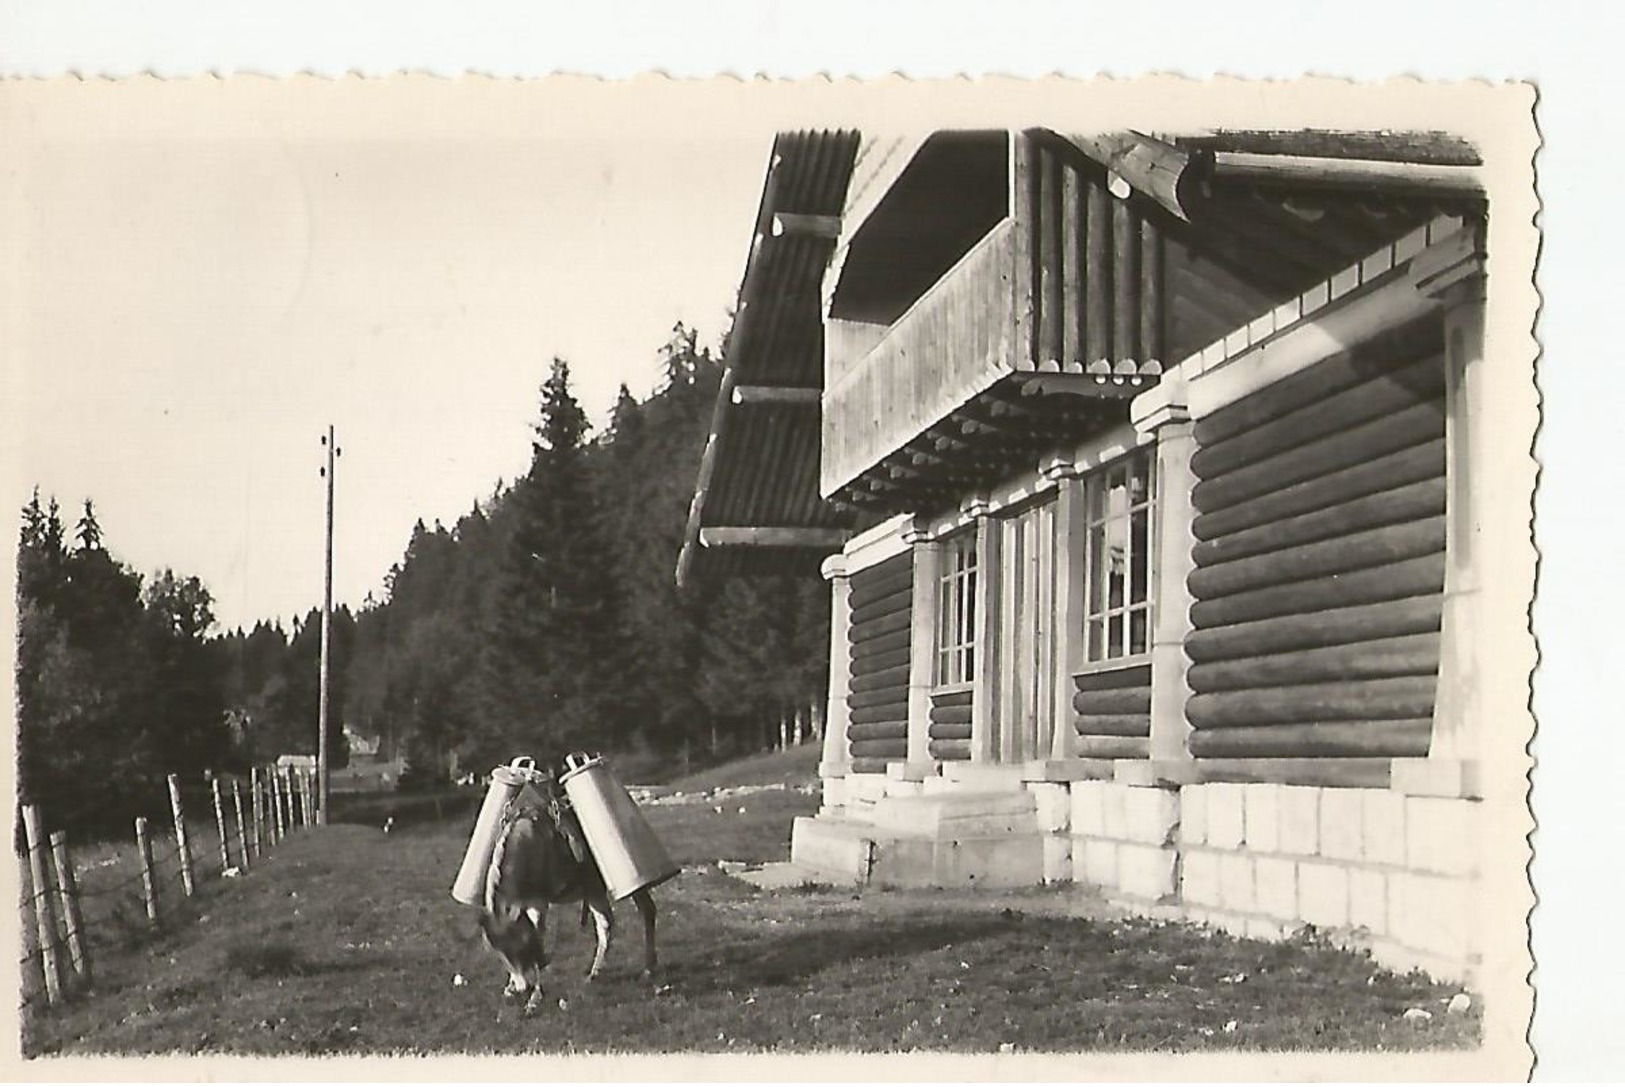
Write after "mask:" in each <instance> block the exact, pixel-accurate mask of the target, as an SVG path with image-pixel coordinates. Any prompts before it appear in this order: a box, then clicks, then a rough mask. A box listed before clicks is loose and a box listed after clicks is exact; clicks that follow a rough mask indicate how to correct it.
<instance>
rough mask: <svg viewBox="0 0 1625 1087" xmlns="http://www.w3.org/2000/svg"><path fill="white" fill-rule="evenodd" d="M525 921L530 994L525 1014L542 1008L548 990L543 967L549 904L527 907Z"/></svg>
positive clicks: (526, 973)
mask: <svg viewBox="0 0 1625 1087" xmlns="http://www.w3.org/2000/svg"><path fill="white" fill-rule="evenodd" d="M524 921H525V924H526V926H527V927H528V929H529V931H528V932H527V933H526V936H527V939H526V943H525V958H524V963H525V966H524V969H525V981H526V988H528V989H529V991H530V995H529V996H528V998H527V999H526V1000H525V1010H524V1014H525V1015H526V1016H531V1015H535V1014H536V1013H537V1012H538V1011H540V1010H541V1007H542V1001H543V1000H544V999H545V998H546V995H547V994H546V991H545V990H544V989H543V988H542V969H543V968H544V967H546V966H547V942H546V934H547V906H546V904H545V903H544V904H542V905H540V906H527V907H525V916H524Z"/></svg>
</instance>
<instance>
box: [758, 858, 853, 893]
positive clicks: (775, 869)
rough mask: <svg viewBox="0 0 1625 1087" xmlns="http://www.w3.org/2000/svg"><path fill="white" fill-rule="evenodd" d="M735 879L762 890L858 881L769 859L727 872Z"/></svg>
mask: <svg viewBox="0 0 1625 1087" xmlns="http://www.w3.org/2000/svg"><path fill="white" fill-rule="evenodd" d="M728 874H729V875H731V876H733V877H734V878H735V879H742V880H744V881H745V882H746V883H749V884H753V885H754V886H757V887H760V888H762V890H764V891H782V890H787V889H788V890H794V889H796V888H798V887H808V886H816V885H819V884H824V885H831V884H832V885H836V886H845V885H856V884H857V883H859V882H860V881H859V880H857V879H854V878H852V876H851V875H850V874H841V873H835V872H827V871H824V870H823V869H821V868H812V867H809V866H808V865H805V864H797V863H796V862H794V861H770V862H768V863H767V864H762V865H753V866H751V867H748V868H742V869H739V870H737V871H732V872H729V873H728Z"/></svg>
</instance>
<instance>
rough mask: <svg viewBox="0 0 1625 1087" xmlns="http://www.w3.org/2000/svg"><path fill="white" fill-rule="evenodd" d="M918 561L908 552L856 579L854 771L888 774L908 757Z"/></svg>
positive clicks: (851, 643) (850, 700)
mask: <svg viewBox="0 0 1625 1087" xmlns="http://www.w3.org/2000/svg"><path fill="white" fill-rule="evenodd" d="M913 586H914V558H913V555H912V554H910V553H908V552H904V553H903V554H901V555H897V556H895V557H893V558H890V559H887V560H886V561H885V562H882V563H878V564H877V565H875V566H871V567H870V568H869V569H867V570H860V571H858V572H857V573H855V574H853V575H852V595H851V602H852V623H851V626H849V627H848V628H847V650H848V652H849V653H850V654H851V661H852V671H851V676H852V679H851V686H850V687H849V688H848V692H847V706H848V707H850V718H849V720H850V723H849V724H848V726H847V730H846V739H847V745H848V750H849V751H850V753H851V756H852V771H853V773H859V774H864V773H884V772H885V770H886V763H887V762H892V761H897V760H900V759H904V758H906V757H907V756H908V673H909V641H910V638H911V630H910V624H911V622H912V601H913Z"/></svg>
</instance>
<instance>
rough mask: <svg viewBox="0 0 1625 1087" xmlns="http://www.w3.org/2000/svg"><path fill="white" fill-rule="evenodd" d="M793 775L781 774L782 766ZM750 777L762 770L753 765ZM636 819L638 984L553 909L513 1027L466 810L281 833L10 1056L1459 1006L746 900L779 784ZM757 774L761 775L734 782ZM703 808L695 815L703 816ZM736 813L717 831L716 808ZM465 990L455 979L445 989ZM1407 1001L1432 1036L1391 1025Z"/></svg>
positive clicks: (490, 1046) (1095, 918) (1416, 1038)
mask: <svg viewBox="0 0 1625 1087" xmlns="http://www.w3.org/2000/svg"><path fill="white" fill-rule="evenodd" d="M792 761H793V760H792ZM753 772H760V773H766V770H765V768H764V767H756V768H755V769H754V771H753ZM709 781H710V779H709V778H708V779H707V780H706V781H705V782H699V783H695V782H676V783H673V785H674V786H675V787H676V788H678V789H684V790H686V791H687V793H688V795H686V796H684V797H682V798H678V799H671V798H667V799H663V800H661V801H658V802H653V803H650V804H648V805H647V806H646V807H645V812H646V814H647V815H648V817H649V819H650V822H651V823H652V824H653V825H654V826H655V828H656V830H657V831H658V832H659V833H660V835H661V837H662V838H663V840H664V841H665V842H666V844H667V846H668V848H669V849H670V851H671V852H672V854H673V856H674V857H675V858H676V859H677V860H679V861H680V862H681V863H682V864H683V866H684V870H683V873H682V874H681V875H680V876H678V877H677V878H676V879H674V880H673V881H671V882H670V883H667V884H665V885H664V886H663V887H661V888H660V889H659V890H658V891H657V892H656V899H657V901H658V903H659V905H660V911H661V914H660V923H661V935H662V941H661V961H662V970H661V974H660V976H659V977H658V978H656V979H655V980H654V981H653V982H649V981H645V980H643V979H641V978H639V977H637V976H636V973H635V971H636V969H637V967H638V965H639V964H640V962H641V949H640V943H641V933H640V932H639V931H638V928H639V926H638V925H637V924H636V914H635V912H634V911H632V910H631V909H629V908H625V907H623V908H622V909H621V910H620V911H618V912H619V914H620V916H621V920H622V922H623V927H622V931H621V933H620V934H619V935H620V939H619V940H618V942H617V944H616V947H615V948H614V949H613V950H612V951H611V954H610V960H609V964H608V966H607V967H606V974H605V977H603V978H601V979H600V980H599V982H597V983H595V984H594V985H593V986H591V987H589V986H588V985H587V984H586V982H585V979H584V977H583V975H584V973H585V969H586V966H587V963H588V961H589V959H590V957H591V951H592V938H591V935H590V932H589V931H587V930H583V929H581V928H579V927H578V926H577V918H578V911H577V910H575V909H573V908H570V907H565V908H562V909H558V910H555V911H554V912H553V913H552V915H551V916H550V918H549V926H548V939H549V944H550V948H551V950H552V952H553V954H554V961H553V965H552V967H551V968H550V970H549V972H548V991H549V994H550V996H551V997H552V998H553V999H552V1001H551V1002H550V1005H549V1007H548V1008H547V1010H546V1011H545V1012H543V1013H542V1014H540V1015H537V1016H535V1017H533V1018H530V1019H525V1018H522V1017H521V1016H520V1014H519V1009H518V1007H517V1006H515V1005H513V1004H510V1003H508V1002H505V1001H504V1000H503V999H502V997H501V987H502V982H503V978H504V973H503V971H502V968H501V967H500V965H499V964H498V962H497V960H496V958H495V956H493V955H492V954H491V953H490V952H489V951H487V950H486V949H485V948H484V947H483V946H481V944H480V942H479V940H478V938H477V936H476V935H475V928H474V923H473V918H472V916H471V914H470V911H468V910H467V909H466V908H465V907H462V906H460V905H458V904H457V903H455V902H453V901H452V899H451V898H450V896H449V893H448V891H449V887H450V885H451V881H452V878H453V876H454V875H455V872H456V869H457V866H458V863H459V861H460V859H461V856H462V852H463V847H464V844H465V842H466V834H467V830H468V827H469V824H470V822H471V819H472V815H471V814H470V813H468V812H467V811H466V810H465V811H463V812H461V813H460V814H457V815H448V816H447V818H446V819H444V820H443V821H434V820H429V819H425V820H422V821H416V820H414V821H409V822H405V823H398V824H397V828H396V831H395V832H394V833H392V834H389V835H387V836H386V835H384V834H383V833H382V832H381V831H380V830H379V829H378V828H377V826H376V825H364V824H362V823H359V822H357V823H351V824H338V825H334V826H330V827H327V828H319V829H315V830H311V831H305V832H301V833H300V834H299V835H298V836H297V837H295V838H293V839H291V840H289V841H288V842H286V843H284V844H283V845H280V846H278V847H277V849H276V850H275V851H274V852H273V853H271V854H270V855H268V856H267V857H266V858H265V860H264V861H263V862H262V863H260V864H258V865H256V866H255V867H254V868H253V870H252V871H250V872H249V873H247V874H245V875H244V876H242V877H240V878H237V879H233V880H225V881H220V880H215V881H211V882H209V883H207V884H206V885H205V888H204V891H203V893H202V895H201V896H200V899H199V900H198V901H197V902H196V903H194V907H195V915H194V916H193V917H191V918H189V919H186V920H184V921H182V922H180V923H178V924H177V925H176V926H175V927H173V928H172V929H170V930H168V931H166V932H164V933H162V934H160V935H158V936H157V937H155V938H153V939H152V940H150V941H148V942H147V943H145V944H144V945H143V946H140V947H136V948H132V949H131V950H129V951H125V952H120V953H111V952H104V953H103V954H102V955H101V957H100V959H99V960H98V961H97V963H96V967H97V972H98V976H97V985H96V989H95V991H94V992H93V993H91V994H88V995H86V996H83V997H81V998H79V999H78V1000H76V1001H75V1002H74V1003H72V1004H70V1005H68V1006H66V1007H64V1008H60V1009H57V1010H54V1011H50V1012H44V1013H39V1014H34V1013H33V1011H32V1009H30V1011H29V1013H26V1014H25V1017H24V1041H25V1052H28V1053H31V1054H43V1053H75V1054H92V1053H160V1052H182V1053H198V1052H225V1053H236V1054H287V1055H297V1054H341V1053H343V1054H376V1053H424V1054H431V1053H453V1052H481V1053H512V1052H546V1053H560V1054H567V1053H605V1052H669V1051H702V1052H741V1051H742V1052H763V1051H777V1052H785V1051H793V1052H804V1051H827V1050H863V1051H894V1050H899V1049H927V1050H931V1049H934V1050H949V1051H968V1052H977V1053H998V1052H1001V1051H1004V1050H1002V1049H1001V1047H1011V1048H1014V1049H1015V1050H1017V1051H1051V1052H1053V1051H1071V1050H1128V1049H1135V1050H1139V1049H1158V1050H1167V1051H1192V1050H1215V1049H1227V1050H1234V1049H1244V1050H1245V1049H1302V1048H1305V1047H1308V1048H1322V1047H1332V1048H1361V1049H1373V1048H1376V1047H1379V1046H1381V1047H1383V1048H1385V1049H1391V1050H1411V1049H1430V1048H1458V1047H1470V1046H1473V1045H1475V1044H1476V1043H1477V1040H1478V1034H1479V1029H1480V1016H1479V1012H1478V1010H1477V1006H1476V1005H1477V1002H1476V1001H1475V1002H1474V1003H1475V1007H1474V1009H1473V1010H1472V1011H1470V1012H1468V1013H1466V1014H1462V1015H1452V1014H1447V1013H1446V1011H1445V1003H1446V1002H1447V1001H1448V1000H1449V998H1450V997H1451V996H1452V995H1453V994H1454V993H1455V990H1454V989H1453V988H1451V987H1447V986H1441V985H1437V984H1434V983H1432V982H1430V981H1429V980H1428V979H1426V978H1424V977H1422V976H1420V975H1414V976H1410V977H1399V976H1395V975H1393V974H1390V973H1388V972H1385V971H1382V970H1380V969H1378V968H1376V967H1375V966H1374V965H1373V964H1372V963H1371V962H1370V961H1369V960H1367V959H1365V958H1363V957H1360V956H1357V955H1354V954H1350V953H1346V952H1342V951H1338V950H1335V949H1332V948H1329V947H1326V946H1322V945H1319V944H1315V943H1313V942H1308V941H1300V942H1297V943H1290V944H1266V943H1259V942H1253V941H1249V940H1235V939H1232V938H1230V937H1228V936H1224V935H1222V934H1216V933H1212V932H1209V931H1208V930H1205V929H1202V928H1199V927H1195V926H1190V925H1183V924H1175V923H1164V922H1157V921H1152V920H1146V919H1136V918H1129V917H1124V916H1121V915H1119V914H1118V913H1117V912H1116V911H1114V910H1113V909H1111V908H1109V907H1107V906H1106V905H1104V904H1103V903H1101V902H1099V901H1098V900H1095V899H1092V898H1090V897H1089V896H1088V895H1087V894H1086V893H1085V892H1083V891H1081V890H1077V889H1070V888H1068V889H1051V890H1044V889H1033V890H1030V891H1021V892H1006V893H994V892H975V893H972V892H954V893H946V894H945V893H932V892H924V891H882V890H875V889H870V890H864V891H862V892H861V893H860V892H857V891H854V890H851V889H836V888H827V887H809V888H801V889H796V890H787V891H781V892H767V891H761V890H757V889H756V888H754V887H751V886H749V885H746V884H744V883H741V882H739V881H737V880H735V879H733V878H732V877H731V876H728V875H726V874H724V873H723V872H722V871H720V870H719V869H718V867H717V862H718V861H721V860H728V861H766V860H774V859H781V858H783V857H784V856H785V855H786V854H787V851H788V840H789V829H790V822H791V818H792V817H793V816H794V815H797V814H809V813H811V812H812V811H814V810H815V808H816V803H817V801H816V798H815V797H814V796H810V795H807V794H806V793H803V792H800V791H797V790H795V789H787V790H776V791H761V792H747V793H744V794H737V795H732V796H726V797H710V796H696V795H694V793H695V790H696V789H700V788H710V787H712V785H713V784H722V783H723V779H718V780H717V781H716V782H714V783H709ZM757 783H760V782H757ZM719 807H720V808H721V811H718V810H717V808H719ZM741 808H743V809H744V811H743V812H741V811H740V809H741ZM459 978H461V979H462V980H461V982H459V980H458V979H459ZM1411 1008H1420V1009H1423V1010H1426V1011H1429V1012H1430V1013H1431V1018H1428V1019H1425V1020H1417V1019H1416V1018H1415V1017H1413V1018H1412V1019H1405V1018H1403V1016H1404V1013H1405V1012H1406V1010H1407V1009H1411Z"/></svg>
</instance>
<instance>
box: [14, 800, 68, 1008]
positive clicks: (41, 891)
mask: <svg viewBox="0 0 1625 1087" xmlns="http://www.w3.org/2000/svg"><path fill="white" fill-rule="evenodd" d="M23 831H24V834H25V835H26V836H27V839H28V874H29V877H30V880H31V881H32V883H33V885H34V886H33V888H32V890H33V894H34V927H35V930H36V931H37V932H38V933H39V956H40V970H41V972H42V973H43V974H44V975H45V1000H46V1003H48V1004H60V1003H62V963H61V962H60V961H59V960H58V959H57V956H56V941H57V934H56V912H55V911H54V910H52V909H51V885H50V883H49V877H48V876H47V875H46V873H45V866H46V858H45V843H44V842H43V841H42V840H41V837H40V816H39V806H38V805H36V804H29V805H28V806H27V807H25V808H23Z"/></svg>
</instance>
